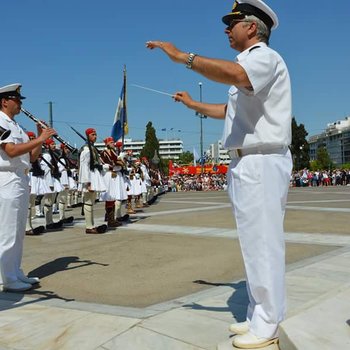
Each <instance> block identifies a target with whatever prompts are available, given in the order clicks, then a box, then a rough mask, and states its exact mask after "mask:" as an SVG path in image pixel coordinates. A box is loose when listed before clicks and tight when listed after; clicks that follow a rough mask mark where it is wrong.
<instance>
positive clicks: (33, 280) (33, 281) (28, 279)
mask: <svg viewBox="0 0 350 350" xmlns="http://www.w3.org/2000/svg"><path fill="white" fill-rule="evenodd" d="M18 279H19V280H20V281H21V282H24V283H29V284H36V283H39V282H40V279H39V277H27V276H20V277H18Z"/></svg>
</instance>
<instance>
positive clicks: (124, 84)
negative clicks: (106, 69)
mask: <svg viewBox="0 0 350 350" xmlns="http://www.w3.org/2000/svg"><path fill="white" fill-rule="evenodd" d="M123 73H124V81H123V89H124V98H123V109H124V113H123V120H122V143H123V146H122V147H123V148H122V149H123V150H124V135H125V126H126V117H127V116H126V65H125V64H124V72H123Z"/></svg>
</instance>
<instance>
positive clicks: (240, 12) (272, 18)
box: [222, 0, 279, 30]
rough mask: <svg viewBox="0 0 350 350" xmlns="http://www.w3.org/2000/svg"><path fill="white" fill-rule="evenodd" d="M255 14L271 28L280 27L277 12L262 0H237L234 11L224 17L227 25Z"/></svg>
mask: <svg viewBox="0 0 350 350" xmlns="http://www.w3.org/2000/svg"><path fill="white" fill-rule="evenodd" d="M249 15H254V16H256V17H258V18H259V19H261V20H262V21H263V22H264V23H265V24H266V25H267V26H268V27H269V28H270V29H271V30H273V29H276V28H277V27H278V24H279V22H278V17H277V15H276V13H275V12H274V11H273V10H272V9H271V8H270V7H269V6H268V5H266V4H265V3H264V2H263V1H261V0H236V1H235V2H234V4H233V7H232V11H231V12H230V13H228V14H227V15H226V16H224V17H222V21H223V22H224V23H225V24H226V25H230V23H231V21H232V20H234V19H243V18H244V17H245V16H249Z"/></svg>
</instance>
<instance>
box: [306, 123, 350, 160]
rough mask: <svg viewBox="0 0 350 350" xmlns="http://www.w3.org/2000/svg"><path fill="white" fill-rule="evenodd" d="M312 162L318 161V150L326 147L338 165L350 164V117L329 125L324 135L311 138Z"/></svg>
mask: <svg viewBox="0 0 350 350" xmlns="http://www.w3.org/2000/svg"><path fill="white" fill-rule="evenodd" d="M308 143H309V146H310V150H309V155H310V160H311V161H312V160H316V156H317V150H318V149H319V148H321V147H325V148H326V150H327V152H328V154H329V156H330V158H331V160H332V161H333V163H334V164H336V165H342V164H345V163H350V117H346V118H345V120H338V121H336V122H334V123H330V124H327V128H326V130H325V131H324V132H323V133H322V134H318V135H314V136H311V137H310V138H309V140H308Z"/></svg>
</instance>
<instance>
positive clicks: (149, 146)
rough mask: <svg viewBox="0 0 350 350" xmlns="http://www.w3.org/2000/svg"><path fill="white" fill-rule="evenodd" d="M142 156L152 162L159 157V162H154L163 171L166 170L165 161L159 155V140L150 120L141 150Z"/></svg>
mask: <svg viewBox="0 0 350 350" xmlns="http://www.w3.org/2000/svg"><path fill="white" fill-rule="evenodd" d="M140 157H146V158H147V159H148V160H149V162H150V163H152V160H155V159H154V158H157V161H158V163H154V165H155V166H157V167H159V169H160V170H161V171H163V172H165V171H166V169H165V168H166V167H165V165H164V162H163V160H162V158H161V157H160V156H159V141H158V139H157V136H156V130H155V128H154V127H153V125H152V122H148V123H147V125H146V134H145V144H144V146H143V148H142V150H141V152H140Z"/></svg>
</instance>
